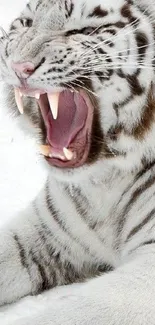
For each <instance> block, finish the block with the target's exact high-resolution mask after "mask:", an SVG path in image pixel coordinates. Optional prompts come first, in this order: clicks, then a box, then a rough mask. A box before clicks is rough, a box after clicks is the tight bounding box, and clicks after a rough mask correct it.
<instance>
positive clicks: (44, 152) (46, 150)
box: [39, 145, 51, 157]
mask: <svg viewBox="0 0 155 325" xmlns="http://www.w3.org/2000/svg"><path fill="white" fill-rule="evenodd" d="M39 151H40V153H41V154H42V155H43V156H45V157H50V155H51V153H50V146H48V145H40V146H39Z"/></svg>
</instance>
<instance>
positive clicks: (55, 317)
mask: <svg viewBox="0 0 155 325" xmlns="http://www.w3.org/2000/svg"><path fill="white" fill-rule="evenodd" d="M41 2H42V4H41V5H40V6H39V1H37V0H36V1H35V0H32V1H31V2H30V5H29V6H27V7H26V9H25V10H24V11H23V13H22V15H21V16H20V18H19V19H17V20H16V21H15V22H14V23H13V25H12V27H13V28H12V29H11V31H10V33H9V40H8V38H7V37H4V38H3V40H2V44H1V48H0V51H1V52H0V68H1V72H2V76H3V79H4V80H5V81H6V84H7V85H6V87H7V90H8V91H7V97H8V98H7V101H8V107H9V108H10V109H12V108H13V107H14V108H16V105H15V102H14V96H13V92H12V86H17V87H18V86H19V84H18V83H19V81H18V78H17V77H16V75H15V74H14V72H13V70H12V69H11V62H12V60H14V61H18V60H20V61H29V60H30V61H31V60H33V61H34V62H35V63H36V64H37V63H38V62H40V60H41V59H42V57H43V56H46V62H45V63H44V64H43V65H42V66H41V67H40V69H38V70H37V71H36V72H35V74H33V75H32V76H31V77H30V78H29V86H30V87H33V86H34V85H35V86H37V87H38V88H39V87H41V86H42V84H43V85H44V87H45V88H46V89H51V88H52V89H55V87H58V86H59V83H60V78H59V74H56V73H55V74H54V73H53V74H52V73H51V74H50V84H48V80H47V78H46V77H45V78H44V80H41V79H42V76H43V75H44V72H47V70H48V69H49V67H50V66H52V63H50V62H51V61H52V59H53V58H54V55H55V56H56V57H57V59H61V57H60V54H59V52H58V50H59V49H60V48H62V49H63V54H64V53H65V51H66V47H65V46H66V45H65V40H64V36H63V33H64V31H71V30H73V29H81V28H84V27H88V26H89V27H90V26H91V27H92V26H93V27H95V28H97V27H100V26H101V25H107V24H111V26H112V25H115V24H116V23H117V22H119V24H118V25H117V26H115V29H116V30H117V33H116V35H111V34H110V32H105V30H104V31H103V30H102V32H101V33H100V35H99V36H97V34H96V33H94V35H93V36H89V35H87V36H86V35H83V34H81V35H71V36H70V37H69V39H68V43H69V46H70V47H71V48H72V50H73V48H74V51H71V52H70V53H69V55H68V57H67V60H68V61H66V62H64V64H63V65H62V70H63V69H64V67H66V66H67V68H69V62H70V61H71V60H73V59H74V60H75V66H74V67H72V69H73V70H74V69H75V68H76V66H77V65H78V66H80V68H81V74H82V73H83V72H82V71H83V68H84V67H85V64H86V61H87V60H88V57H89V56H90V55H92V57H91V58H92V60H93V67H92V65H91V69H92V70H91V75H90V76H89V77H90V79H91V81H92V84H93V92H94V93H95V94H96V95H97V100H98V104H99V111H100V125H101V128H102V131H103V134H104V139H102V142H103V145H104V144H106V145H107V147H108V154H106V152H105V151H104V149H103V148H102V150H101V152H100V154H99V157H98V158H97V159H96V161H95V162H93V163H92V164H91V165H86V164H85V165H84V166H82V167H80V168H78V169H77V170H68V171H65V170H60V169H57V168H54V167H48V166H47V168H49V178H48V182H47V185H46V188H45V189H43V190H42V191H41V193H40V194H39V196H38V197H37V199H36V200H35V202H33V204H32V205H31V206H30V207H29V208H28V209H26V211H23V212H22V213H20V215H19V216H17V219H16V221H14V222H13V224H11V225H9V226H8V228H6V229H2V230H1V232H0V304H1V305H4V304H6V303H11V302H15V301H16V300H18V299H20V298H22V297H24V296H27V295H38V294H39V293H40V291H41V292H42V291H43V290H44V289H50V288H51V287H52V286H53V287H54V286H58V285H63V284H68V283H72V282H80V281H82V280H84V279H88V281H86V282H85V283H82V284H80V285H79V286H73V287H72V286H71V287H67V288H65V287H64V288H62V289H57V290H55V291H53V290H51V289H50V290H49V292H48V293H45V294H43V295H45V300H44V299H43V298H41V299H40V300H39V299H38V298H37V297H33V298H31V303H32V305H31V304H30V306H27V304H26V301H25V300H23V301H22V302H21V303H19V306H20V309H19V310H18V304H17V306H15V307H14V309H13V310H12V319H11V320H10V318H8V312H6V313H5V312H4V313H3V314H1V316H0V317H1V318H0V320H1V324H3V325H19V324H20V325H32V324H33V325H44V324H46V325H53V324H57V325H62V324H65V325H71V324H72V325H73V324H74V325H75V324H76V325H80V324H83V325H88V324H89V325H94V324H97V325H103V324H108V325H114V324H115V325H122V324H123V325H130V324H134V325H141V324H142V325H147V324H151V325H154V323H155V306H154V296H155V226H154V223H155V200H154V198H155V164H154V157H155V122H154V116H155V112H154V110H155V99H154V93H153V83H154V60H153V59H154V55H155V33H154V13H153V10H154V12H155V9H154V5H153V2H152V1H150V2H149V1H145V0H143V1H140V0H139V1H138V0H134V2H133V3H132V1H125V0H117V1H115V0H105V1H101V0H97V1H96V0H94V1H93V0H91V1H90V0H89V1H88V0H85V1H84V0H79V1H76V0H74V1H70V0H68V1H67V2H66V4H67V6H68V7H67V8H70V5H71V4H72V3H73V4H74V9H73V11H72V14H71V16H70V17H69V18H67V19H66V17H65V13H66V11H65V1H63V0H62V1H56V0H55V1H54V0H51V1H50V0H44V1H41ZM37 5H38V9H36V6H37ZM124 5H127V8H126V10H125V15H126V14H127V13H128V15H130V11H128V9H129V8H130V10H131V12H132V18H134V20H132V21H131V22H130V23H128V24H127V25H126V26H124V27H122V26H123V25H120V22H121V23H127V21H128V17H125V16H124V15H122V14H121V8H122V7H124ZM98 6H101V7H100V9H101V8H102V9H103V10H105V11H107V12H108V14H105V16H103V17H101V16H100V17H96V16H95V15H94V16H93V17H90V16H91V14H92V12H94V9H95V8H97V7H98ZM151 6H152V7H151ZM81 11H82V12H83V15H81ZM149 11H150V12H149ZM21 19H24V23H26V19H33V21H34V25H33V26H32V27H29V28H28V27H23V26H22V23H21ZM137 20H138V25H136V23H137ZM22 22H23V21H22ZM136 33H140V34H138V36H137V37H140V36H141V37H140V42H142V44H141V45H140V46H139V50H140V49H143V48H144V49H145V51H144V52H143V51H142V52H141V53H140V54H139V55H138V54H137V51H138V45H137V44H138V43H136V42H135V35H137V34H136ZM101 34H103V35H104V37H105V39H106V40H109V41H112V42H113V43H114V44H113V46H112V47H111V46H109V45H107V44H106V43H105V42H104V41H101V44H100V43H99V39H98V37H100V36H101ZM21 35H22V37H21ZM53 35H54V36H53ZM55 35H56V39H55ZM144 36H145V37H144ZM89 38H90V40H93V41H94V42H96V45H95V46H96V47H97V48H98V47H99V46H101V48H102V49H104V50H105V51H106V53H108V55H109V57H110V58H111V59H112V60H113V65H112V68H113V70H114V71H113V74H112V75H110V77H109V78H108V79H107V80H104V76H105V74H106V73H107V70H108V69H107V68H108V63H105V56H104V55H103V56H102V60H101V63H100V64H99V58H98V57H96V56H95V55H94V54H92V52H91V51H90V48H87V49H86V48H84V47H83V44H82V42H81V40H82V41H83V42H86V41H87V39H89ZM49 39H50V40H51V47H50V49H47V48H46V45H45V44H46V42H48V41H49ZM146 39H147V43H146V42H145V41H146ZM143 42H144V43H143ZM129 44H130V45H129ZM128 45H129V48H130V50H131V52H130V55H129V53H128ZM6 49H7V53H6ZM121 52H122V53H124V54H123V58H122V59H124V61H123V63H122V61H121V62H120V53H121ZM75 53H76V54H77V57H75ZM90 53H91V54H90ZM124 56H125V57H124ZM140 57H141V59H143V60H142V62H139V61H138V60H139V58H140ZM76 60H77V61H76ZM97 68H98V69H99V70H101V71H102V70H103V73H104V76H102V78H99V75H98V74H97V73H96V69H97ZM118 68H119V69H121V73H118ZM137 68H138V69H140V71H139V72H138V74H137V72H136V71H137ZM93 69H94V70H93ZM64 71H65V70H64ZM63 73H64V72H63ZM63 73H62V78H63V81H64V82H67V83H68V82H70V81H71V80H70V79H67V80H66V77H65V74H64V75H63ZM45 76H46V74H45ZM54 76H55V77H56V79H54V78H53V77H54ZM131 77H132V78H131ZM102 79H103V80H104V81H102ZM54 80H55V81H54ZM134 85H135V88H134ZM118 88H119V90H118ZM24 104H25V113H26V114H27V115H28V117H29V118H30V119H31V121H33V117H34V116H35V117H36V116H37V117H38V108H37V106H36V104H35V102H34V101H33V100H29V99H26V98H25V101H24ZM29 106H30V107H31V114H29V111H28V107H29ZM114 107H115V109H114ZM38 119H39V117H38ZM36 130H37V132H36V133H37V134H36V137H37V139H38V125H37V128H36ZM39 132H40V131H39ZM104 271H106V272H105V273H104ZM108 271H109V272H108ZM90 278H93V279H91V280H90ZM21 307H22V308H21ZM16 308H17V309H16ZM28 308H30V312H28V310H27V309H28ZM16 310H17V313H16V315H15V316H14V311H16Z"/></svg>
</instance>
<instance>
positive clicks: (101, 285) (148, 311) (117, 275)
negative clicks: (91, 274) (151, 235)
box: [1, 241, 155, 325]
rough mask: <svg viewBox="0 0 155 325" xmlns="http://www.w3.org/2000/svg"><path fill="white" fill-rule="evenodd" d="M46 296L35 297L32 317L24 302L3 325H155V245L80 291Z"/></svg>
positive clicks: (151, 244) (138, 250)
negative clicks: (37, 298)
mask: <svg viewBox="0 0 155 325" xmlns="http://www.w3.org/2000/svg"><path fill="white" fill-rule="evenodd" d="M63 289H64V291H63ZM43 296H45V297H42V299H43V300H42V299H41V300H39V301H38V300H34V298H32V299H33V303H32V301H31V304H32V307H31V306H30V313H29V315H27V307H26V306H25V301H22V302H21V305H20V306H19V307H20V308H21V307H22V308H21V311H20V310H19V315H17V316H16V315H15V314H16V313H15V311H16V310H18V306H16V308H17V309H16V308H15V309H14V310H13V313H10V314H9V317H8V314H7V313H4V315H3V316H2V318H1V319H2V323H3V325H32V324H33V325H43V324H46V325H54V324H57V325H62V324H63V325H81V324H83V325H95V324H97V325H148V324H149V325H154V324H155V304H154V297H155V244H154V242H153V241H150V242H147V243H145V244H144V245H142V246H141V247H139V248H138V249H136V250H135V251H134V252H133V253H132V254H131V255H130V257H128V259H127V260H126V262H125V263H124V264H123V265H122V266H120V267H119V268H117V269H116V270H114V271H112V272H111V273H109V274H105V275H103V276H100V277H98V278H95V279H94V280H91V281H89V282H87V283H85V284H81V285H80V286H79V288H78V287H74V286H73V288H70V287H69V288H68V292H66V289H65V288H62V291H60V292H58V293H56V295H54V296H53V294H52V292H49V293H48V296H47V297H46V294H45V293H44V295H43ZM44 299H45V300H44ZM24 306H25V307H24ZM34 306H35V308H34ZM24 308H25V311H24ZM13 315H14V317H15V320H14V321H12V316H13Z"/></svg>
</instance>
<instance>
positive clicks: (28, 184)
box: [0, 0, 45, 227]
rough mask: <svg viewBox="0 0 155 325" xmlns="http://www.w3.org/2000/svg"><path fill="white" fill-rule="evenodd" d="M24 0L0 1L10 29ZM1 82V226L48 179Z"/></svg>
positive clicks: (2, 22)
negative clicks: (14, 118) (8, 112)
mask: <svg viewBox="0 0 155 325" xmlns="http://www.w3.org/2000/svg"><path fill="white" fill-rule="evenodd" d="M25 3H26V1H25V0H0V26H2V27H3V28H5V29H7V28H8V25H9V24H10V22H11V20H12V19H14V18H15V17H17V15H18V14H19V13H20V11H21V10H22V9H23V8H24V4H25ZM4 107H5V103H4V98H3V93H2V82H1V81H0V227H1V226H2V225H4V224H5V223H6V222H8V221H10V219H11V218H12V216H14V215H15V214H16V212H17V211H19V210H21V209H22V208H24V207H26V205H28V203H29V202H30V201H31V200H32V199H33V198H34V197H35V196H36V195H37V192H38V191H39V190H40V188H41V187H42V186H43V183H44V180H45V171H43V170H42V168H41V166H40V164H39V163H38V160H37V156H36V154H35V151H34V147H33V141H32V140H31V139H27V138H25V136H24V134H23V133H22V132H21V131H20V130H19V129H17V126H15V122H14V121H12V120H10V118H9V117H8V116H6V115H5V114H4Z"/></svg>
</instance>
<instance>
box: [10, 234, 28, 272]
mask: <svg viewBox="0 0 155 325" xmlns="http://www.w3.org/2000/svg"><path fill="white" fill-rule="evenodd" d="M13 239H14V241H15V243H16V246H17V247H18V252H19V256H20V261H21V265H22V266H23V268H25V269H26V270H27V272H28V273H29V265H28V262H27V255H26V252H25V249H24V245H22V244H21V242H20V239H19V236H18V235H17V234H15V235H14V236H13Z"/></svg>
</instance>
